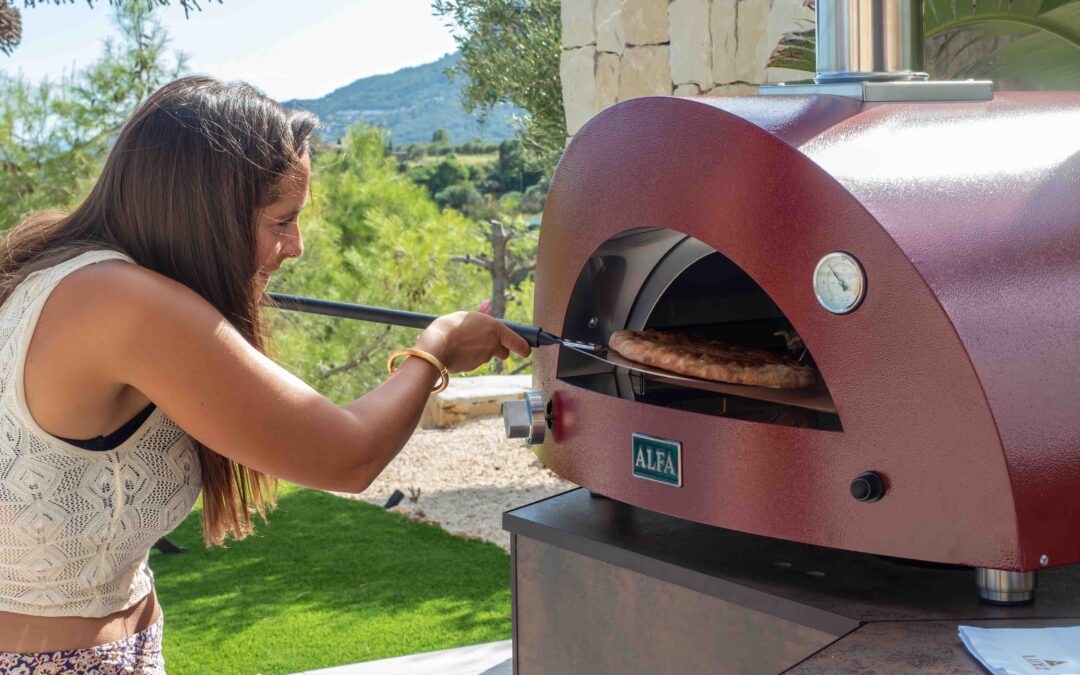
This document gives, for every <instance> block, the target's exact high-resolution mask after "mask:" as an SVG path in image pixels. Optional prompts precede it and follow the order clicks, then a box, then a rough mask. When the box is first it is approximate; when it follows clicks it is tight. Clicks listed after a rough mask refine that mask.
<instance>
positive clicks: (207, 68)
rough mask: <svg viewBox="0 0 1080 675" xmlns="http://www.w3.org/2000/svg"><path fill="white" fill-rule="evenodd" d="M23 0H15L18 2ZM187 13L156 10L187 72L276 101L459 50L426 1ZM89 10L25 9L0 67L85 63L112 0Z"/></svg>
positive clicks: (345, 0)
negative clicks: (233, 82) (16, 42)
mask: <svg viewBox="0 0 1080 675" xmlns="http://www.w3.org/2000/svg"><path fill="white" fill-rule="evenodd" d="M21 4H22V3H21V2H17V3H16V6H20V5H21ZM199 4H200V5H201V6H202V8H203V11H202V12H193V13H192V15H191V18H189V19H185V18H184V11H183V10H182V9H181V8H180V4H179V1H178V0H173V2H172V6H171V7H167V8H165V9H163V10H162V11H161V12H160V16H161V18H162V21H163V23H164V24H165V26H166V28H167V29H168V32H169V35H170V36H171V38H172V47H173V48H174V49H178V50H180V51H184V52H187V54H188V55H189V57H190V58H189V61H188V64H189V69H190V70H191V71H192V72H196V73H204V74H208V75H212V76H214V77H218V78H221V79H241V80H247V81H248V82H250V83H252V84H254V85H255V86H257V87H259V88H260V89H262V90H263V91H265V92H266V93H267V94H269V95H270V96H272V97H274V98H276V99H278V100H286V99H291V98H318V97H320V96H323V95H324V94H327V93H329V92H331V91H333V90H334V89H336V88H338V87H341V86H344V85H346V84H348V83H350V82H352V81H353V80H356V79H358V78H361V77H366V76H368V75H376V74H379V73H389V72H393V71H395V70H397V69H399V68H404V67H406V66H416V65H420V64H422V63H429V62H431V61H434V60H436V59H438V58H439V57H440V56H442V55H444V54H446V53H447V52H451V51H454V49H455V47H454V41H453V38H452V36H451V34H450V31H449V29H447V28H446V26H444V25H443V23H442V20H441V19H439V18H436V17H434V16H433V15H432V12H431V3H430V0H299V1H298V0H223V2H222V4H218V3H217V2H216V1H214V0H200V3H199ZM94 5H95V6H94V8H93V9H90V8H89V7H88V6H87V4H86V2H85V1H84V0H78V1H77V2H76V4H74V5H62V6H55V5H53V4H51V3H49V4H44V3H39V5H38V6H37V7H36V8H26V9H22V10H21V11H22V17H23V41H22V44H21V45H20V46H19V47H18V49H16V50H15V53H14V54H13V55H12V56H4V55H3V54H0V69H3V70H5V71H7V72H11V73H14V72H16V71H20V70H21V71H22V73H23V74H24V75H26V76H27V77H29V78H31V79H33V80H39V79H41V78H43V77H56V76H59V75H60V74H61V73H62V72H63V71H64V70H65V69H66V70H68V71H70V70H71V69H72V68H73V67H80V66H84V65H86V64H88V63H90V62H91V61H93V60H94V59H95V58H96V57H97V55H98V54H99V53H100V50H101V42H102V41H103V40H104V39H105V37H106V36H107V35H108V34H109V33H110V30H111V13H112V8H110V7H109V5H108V3H107V2H106V0H98V1H97V2H95V3H94Z"/></svg>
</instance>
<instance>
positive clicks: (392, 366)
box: [386, 347, 450, 394]
mask: <svg viewBox="0 0 1080 675" xmlns="http://www.w3.org/2000/svg"><path fill="white" fill-rule="evenodd" d="M402 356H404V357H406V358H408V357H410V356H416V357H419V358H421V359H423V360H425V361H427V362H428V363H430V364H431V365H433V366H435V370H437V371H439V381H438V382H436V383H435V386H434V387H432V388H431V393H432V394H438V393H439V392H440V391H442V390H443V389H446V388H447V387H448V386H450V371H448V370H447V369H446V366H444V365H443V364H442V361H440V360H439V359H437V358H435V357H434V356H432V355H431V354H428V353H427V352H425V351H424V350H422V349H413V348H411V347H409V348H407V349H398V350H395V351H394V353H393V354H391V355H390V359H389V360H388V361H387V362H386V370H387V372H389V373H390V374H391V375H393V374H394V373H395V372H397V369H398V364H397V363H395V361H397V360H398V358H399V357H402Z"/></svg>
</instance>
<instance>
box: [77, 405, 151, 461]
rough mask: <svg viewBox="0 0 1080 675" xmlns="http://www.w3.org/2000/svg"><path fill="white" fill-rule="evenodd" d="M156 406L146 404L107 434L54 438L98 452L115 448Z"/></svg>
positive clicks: (139, 425) (134, 430)
mask: <svg viewBox="0 0 1080 675" xmlns="http://www.w3.org/2000/svg"><path fill="white" fill-rule="evenodd" d="M156 407H157V406H155V405H154V404H153V403H151V404H150V405H148V406H146V407H145V408H143V409H142V411H140V412H139V414H138V415H136V416H135V417H132V418H131V419H130V420H128V421H127V422H126V423H125V424H124V426H122V427H120V428H119V429H117V430H116V431H114V432H112V433H111V434H109V435H108V436H98V437H97V438H90V439H86V440H80V439H74V438H60V436H57V437H56V438H59V439H60V440H61V441H64V442H65V443H70V444H72V445H74V446H76V447H79V448H82V449H83V450H95V451H98V452H104V451H106V450H115V449H116V448H118V447H120V445H121V444H122V443H123V442H124V441H126V440H127V439H129V438H131V435H132V434H134V433H135V432H136V431H138V429H139V427H141V426H142V425H143V422H145V421H146V419H147V418H148V417H150V415H151V413H153V412H154V408H156Z"/></svg>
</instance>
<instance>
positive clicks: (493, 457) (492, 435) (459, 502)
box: [342, 417, 575, 550]
mask: <svg viewBox="0 0 1080 675" xmlns="http://www.w3.org/2000/svg"><path fill="white" fill-rule="evenodd" d="M573 487H575V486H574V484H573V483H570V482H568V481H565V480H563V479H562V478H559V477H558V476H556V475H555V474H554V473H552V472H551V471H549V470H547V469H546V468H544V466H543V465H542V464H541V463H540V461H539V460H538V459H536V456H535V455H534V454H533V453H532V450H530V449H529V448H528V447H527V446H526V445H525V444H524V442H523V441H520V440H507V438H506V435H505V433H504V432H503V422H502V419H501V418H498V417H488V418H481V419H475V420H470V421H468V422H464V423H462V424H459V425H457V426H454V427H451V428H449V429H433V430H428V431H425V430H418V431H417V432H416V434H415V435H414V436H413V437H412V439H411V440H410V441H409V443H408V445H406V446H405V449H404V450H402V451H401V454H399V455H398V456H397V458H396V459H395V460H394V461H393V462H391V464H390V466H388V467H387V468H386V470H385V471H383V472H382V475H380V476H379V477H378V478H377V479H376V480H375V482H374V483H372V485H371V487H369V488H368V489H367V490H365V491H364V492H363V493H362V494H359V495H342V496H343V497H347V498H349V499H363V500H364V501H368V502H371V503H373V504H378V505H380V506H381V505H383V504H385V503H386V500H387V499H388V498H389V497H390V495H391V493H393V492H394V490H401V491H402V492H404V493H405V495H406V496H405V499H403V500H402V501H401V504H400V505H399V506H397V507H396V508H395V510H397V511H400V512H403V513H407V514H409V515H410V517H412V518H414V519H416V520H424V521H429V522H434V523H437V524H439V525H441V526H442V527H443V528H444V529H445V530H447V531H448V532H451V533H453V534H457V535H460V536H464V537H471V538H477V539H483V540H484V541H490V542H492V543H494V544H498V545H499V546H502V547H503V548H504V549H507V550H509V548H510V535H509V534H508V533H506V532H504V531H503V529H502V513H503V511H506V510H508V509H512V508H514V507H517V506H523V505H525V504H528V503H530V502H534V501H536V500H538V499H543V498H545V497H549V496H551V495H554V494H558V493H559V492H563V491H565V490H569V489H571V488H573ZM417 494H418V495H419V498H418V499H417V500H416V501H415V502H414V501H412V499H411V498H410V495H417Z"/></svg>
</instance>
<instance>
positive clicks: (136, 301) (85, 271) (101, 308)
mask: <svg viewBox="0 0 1080 675" xmlns="http://www.w3.org/2000/svg"><path fill="white" fill-rule="evenodd" d="M207 308H212V306H211V305H210V303H209V302H207V301H206V300H205V299H204V298H203V297H202V296H200V295H199V294H197V293H196V292H195V291H193V290H191V289H190V288H188V287H187V286H185V285H184V284H182V283H180V282H178V281H176V280H174V279H171V278H169V277H167V276H165V275H164V274H161V273H159V272H155V271H154V270H151V269H149V268H146V267H142V266H140V265H137V264H134V263H133V262H131V261H130V259H124V258H113V259H106V260H101V261H99V262H97V263H95V264H92V265H86V266H83V267H79V268H78V269H76V270H74V271H72V272H71V273H70V274H67V275H65V276H64V278H63V279H61V280H60V282H59V283H58V284H57V286H56V288H55V289H54V290H53V291H52V293H51V294H50V298H49V301H48V305H47V308H46V309H47V311H48V312H49V313H50V314H52V315H53V316H63V317H65V318H66V319H67V322H66V323H69V325H74V326H78V325H80V324H81V325H83V326H88V325H95V326H100V327H103V328H105V329H106V330H110V329H117V330H119V329H123V328H125V327H129V328H130V327H140V326H141V327H143V328H146V329H150V328H151V326H152V325H154V324H153V323H142V322H143V321H144V320H145V318H146V317H147V316H148V315H149V314H154V315H161V314H163V313H164V314H169V313H174V312H175V313H184V312H189V311H192V310H193V309H199V310H205V309H207Z"/></svg>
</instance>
